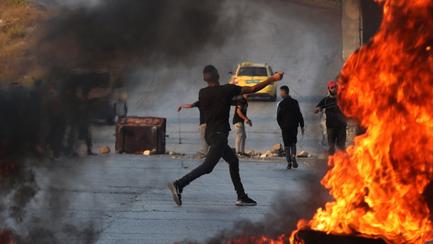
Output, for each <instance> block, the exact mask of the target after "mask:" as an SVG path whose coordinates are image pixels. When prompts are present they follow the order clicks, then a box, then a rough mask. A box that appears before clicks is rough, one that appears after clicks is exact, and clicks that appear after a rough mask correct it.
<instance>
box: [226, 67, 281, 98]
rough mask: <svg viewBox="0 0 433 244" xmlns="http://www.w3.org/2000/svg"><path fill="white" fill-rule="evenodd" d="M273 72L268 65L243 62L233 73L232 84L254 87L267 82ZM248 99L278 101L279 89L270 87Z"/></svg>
mask: <svg viewBox="0 0 433 244" xmlns="http://www.w3.org/2000/svg"><path fill="white" fill-rule="evenodd" d="M272 74H273V71H272V68H271V66H269V65H268V64H257V63H252V62H243V63H241V64H239V65H238V66H237V68H236V70H235V72H232V73H231V75H232V77H231V79H230V81H229V83H230V84H235V85H239V86H254V85H256V84H257V83H259V82H262V81H264V80H266V79H267V78H268V77H270V76H272ZM248 98H250V99H256V100H267V101H276V99H277V87H276V85H275V84H271V85H268V86H267V87H265V88H264V89H262V90H261V91H259V92H257V93H255V94H252V95H250V96H249V97H248Z"/></svg>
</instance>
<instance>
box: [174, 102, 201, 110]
mask: <svg viewBox="0 0 433 244" xmlns="http://www.w3.org/2000/svg"><path fill="white" fill-rule="evenodd" d="M195 107H198V101H197V102H195V103H187V104H182V105H180V106H179V107H178V108H177V112H180V111H181V110H182V109H183V108H184V109H190V108H195Z"/></svg>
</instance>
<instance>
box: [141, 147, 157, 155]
mask: <svg viewBox="0 0 433 244" xmlns="http://www.w3.org/2000/svg"><path fill="white" fill-rule="evenodd" d="M155 153H156V150H155V149H152V151H151V150H145V151H144V152H143V155H144V156H150V155H153V154H155Z"/></svg>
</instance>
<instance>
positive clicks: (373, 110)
mask: <svg viewBox="0 0 433 244" xmlns="http://www.w3.org/2000/svg"><path fill="white" fill-rule="evenodd" d="M382 2H383V4H384V19H383V22H382V25H381V29H380V31H379V33H378V34H377V35H376V36H375V37H374V39H373V40H372V41H371V42H370V43H369V44H368V45H366V46H364V47H362V48H361V49H360V50H358V51H357V52H355V53H354V54H353V55H352V56H351V57H350V58H349V59H348V60H347V62H346V64H345V66H344V68H343V70H342V72H341V78H340V81H339V82H340V88H341V89H340V91H339V97H340V106H341V107H342V109H343V111H344V112H345V114H347V115H348V116H350V117H354V118H357V119H358V120H359V121H360V122H361V124H362V125H363V126H365V127H367V128H368V129H367V132H366V134H364V135H362V136H359V137H357V138H356V139H355V142H354V145H353V146H351V147H349V148H348V150H347V152H346V153H341V152H340V153H337V154H336V155H335V156H333V157H331V158H330V160H329V163H328V164H329V166H330V170H329V171H328V173H327V174H326V176H325V177H324V179H323V180H322V184H323V185H324V186H325V187H326V188H327V189H329V191H330V194H331V195H332V196H333V197H334V200H333V201H332V202H329V203H327V204H326V205H325V208H324V209H318V210H317V212H316V214H315V216H314V217H313V219H312V220H310V221H301V222H300V223H299V224H298V227H299V229H301V228H310V229H313V230H317V231H322V232H326V233H332V234H346V235H347V234H349V235H361V236H367V237H380V238H382V239H384V240H386V241H387V242H388V243H420V244H421V243H424V242H426V241H428V240H432V239H433V225H432V219H431V212H430V211H431V210H430V209H429V205H428V201H427V199H426V198H425V196H424V192H425V190H426V186H428V185H429V184H430V183H431V181H432V180H433V50H432V47H433V1H432V0H399V1H397V0H386V1H382ZM431 205H432V203H431V202H430V206H431ZM432 216H433V214H432ZM293 238H294V233H292V236H291V242H292V243H294V242H296V243H297V241H294V239H293ZM280 239H281V238H280ZM255 242H256V243H277V242H278V240H277V242H271V240H270V239H267V238H265V237H260V238H257V239H256V241H255ZM279 243H283V241H281V242H279Z"/></svg>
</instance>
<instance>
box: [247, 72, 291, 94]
mask: <svg viewBox="0 0 433 244" xmlns="http://www.w3.org/2000/svg"><path fill="white" fill-rule="evenodd" d="M283 76H284V72H276V73H275V74H273V75H272V76H271V77H269V78H267V79H266V80H264V81H262V82H260V83H258V84H256V85H255V86H243V87H242V92H241V94H251V93H256V92H258V91H260V90H262V89H263V88H265V87H267V86H268V85H270V84H272V83H274V82H276V81H280V80H281V79H283Z"/></svg>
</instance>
